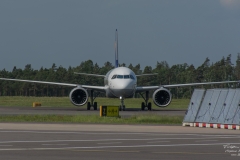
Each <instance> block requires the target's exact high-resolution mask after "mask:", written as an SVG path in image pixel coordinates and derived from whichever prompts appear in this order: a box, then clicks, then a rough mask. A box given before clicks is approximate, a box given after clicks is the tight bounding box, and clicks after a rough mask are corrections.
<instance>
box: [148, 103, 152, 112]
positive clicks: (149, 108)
mask: <svg viewBox="0 0 240 160" xmlns="http://www.w3.org/2000/svg"><path fill="white" fill-rule="evenodd" d="M148 110H149V111H151V110H152V103H151V102H149V103H148Z"/></svg>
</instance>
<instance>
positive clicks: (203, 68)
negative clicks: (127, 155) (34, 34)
mask: <svg viewBox="0 0 240 160" xmlns="http://www.w3.org/2000/svg"><path fill="white" fill-rule="evenodd" d="M120 66H125V67H128V68H130V69H132V70H133V71H134V73H135V74H145V73H158V74H157V75H156V76H142V77H139V78H138V84H137V85H138V86H146V85H166V84H182V83H198V82H215V81H226V80H239V79H240V53H238V56H237V61H236V64H235V65H233V64H232V62H231V54H230V55H228V56H227V57H226V58H225V57H223V58H222V59H221V60H220V61H217V62H215V63H210V59H209V58H206V60H205V61H204V62H203V63H202V65H200V66H199V67H194V66H193V65H192V64H191V65H188V64H187V63H184V64H176V65H172V66H171V67H170V66H169V65H168V63H167V62H166V61H161V62H157V64H156V67H155V68H152V67H151V66H146V67H145V68H144V69H143V70H141V66H140V64H137V65H136V66H133V65H132V64H130V65H129V66H126V64H124V63H123V64H120ZM113 68H114V65H113V64H112V63H110V62H106V63H105V64H104V65H103V66H102V67H100V66H99V65H98V64H97V63H95V64H94V63H93V61H92V60H87V61H84V62H81V63H80V65H79V66H76V67H71V66H70V67H68V68H64V67H62V66H59V67H57V66H56V64H53V65H52V67H51V68H43V67H41V68H40V69H39V70H34V69H33V68H32V67H31V64H27V65H26V66H25V68H24V69H21V68H17V67H16V66H14V67H13V69H12V71H6V70H5V69H3V70H1V71H0V77H1V78H12V79H26V80H38V81H49V82H62V83H73V84H84V85H96V86H102V85H103V78H98V77H92V76H85V75H76V74H74V72H81V73H92V74H102V75H105V74H106V73H107V72H108V71H109V70H111V69H113ZM199 87H200V88H206V89H208V88H220V87H221V88H222V87H238V84H220V85H204V86H198V87H197V88H199ZM71 89H72V88H71V87H66V86H59V85H46V84H36V83H24V82H14V81H2V80H0V96H57V97H60V96H68V95H69V92H70V91H71ZM193 89H194V87H180V88H173V89H171V93H172V95H173V98H190V97H191V94H192V92H193ZM99 96H103V97H104V94H100V95H99ZM138 96H139V95H136V97H138Z"/></svg>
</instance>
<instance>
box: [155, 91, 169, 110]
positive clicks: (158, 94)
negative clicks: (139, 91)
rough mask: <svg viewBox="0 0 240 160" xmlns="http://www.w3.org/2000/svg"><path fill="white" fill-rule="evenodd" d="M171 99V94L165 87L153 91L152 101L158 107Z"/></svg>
mask: <svg viewBox="0 0 240 160" xmlns="http://www.w3.org/2000/svg"><path fill="white" fill-rule="evenodd" d="M171 100H172V94H171V93H170V91H169V90H167V89H166V88H160V89H158V90H156V91H155V92H154V93H153V102H154V103H155V104H156V105H157V106H158V107H167V106H168V105H169V104H170V102H171Z"/></svg>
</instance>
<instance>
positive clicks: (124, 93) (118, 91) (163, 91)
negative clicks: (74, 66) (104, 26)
mask: <svg viewBox="0 0 240 160" xmlns="http://www.w3.org/2000/svg"><path fill="white" fill-rule="evenodd" d="M114 46H115V47H114V48H115V68H114V69H112V70H110V71H108V72H107V74H106V75H99V74H89V73H76V72H74V74H78V75H87V76H96V77H102V78H104V86H91V85H82V84H70V83H58V82H47V81H35V80H23V79H9V78H0V80H6V81H19V82H29V83H40V84H50V85H62V86H69V87H74V88H73V89H72V90H71V92H70V94H69V98H70V101H71V102H72V104H73V105H75V106H78V107H79V106H83V105H85V104H86V103H87V110H90V108H91V107H93V108H94V110H97V102H94V100H95V98H96V97H94V92H103V93H105V94H106V97H108V98H119V99H120V101H121V104H120V105H119V110H120V111H121V110H125V105H124V99H126V98H133V97H134V95H135V94H136V93H139V94H140V95H141V96H142V98H143V99H144V102H142V104H141V110H145V109H146V110H152V104H151V102H149V91H154V92H153V95H152V99H153V102H154V104H155V105H156V106H158V107H167V106H168V105H169V104H170V102H171V100H172V94H171V92H170V90H169V88H176V87H186V86H197V85H210V84H224V83H239V81H222V82H204V83H187V84H170V85H159V86H137V77H140V76H154V75H156V73H153V74H141V75H136V74H135V73H134V72H133V71H132V70H131V69H129V68H127V67H119V64H118V32H117V29H116V31H115V45H114ZM144 92H145V96H144V95H143V94H142V93H144ZM89 94H90V96H89ZM89 97H90V102H88V99H89Z"/></svg>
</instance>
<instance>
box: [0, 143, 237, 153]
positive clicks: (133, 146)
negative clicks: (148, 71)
mask: <svg viewBox="0 0 240 160" xmlns="http://www.w3.org/2000/svg"><path fill="white" fill-rule="evenodd" d="M225 144H227V143H207V144H168V145H130V146H93V147H62V148H11V149H0V151H18V150H22V151H27V150H72V149H99V148H101V149H103V148H143V147H182V146H218V145H220V146H222V145H225ZM230 144H232V145H239V144H240V143H230Z"/></svg>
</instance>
